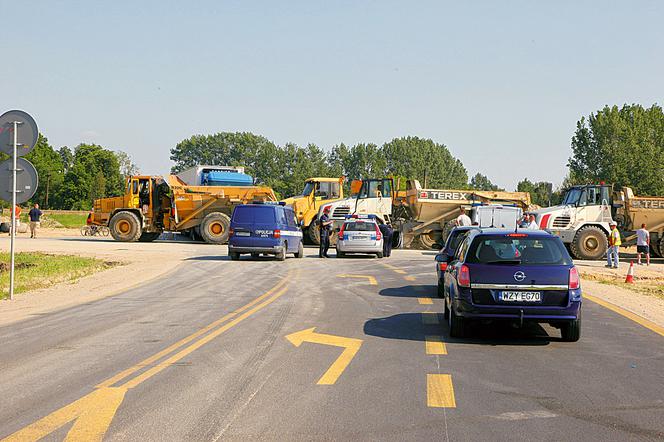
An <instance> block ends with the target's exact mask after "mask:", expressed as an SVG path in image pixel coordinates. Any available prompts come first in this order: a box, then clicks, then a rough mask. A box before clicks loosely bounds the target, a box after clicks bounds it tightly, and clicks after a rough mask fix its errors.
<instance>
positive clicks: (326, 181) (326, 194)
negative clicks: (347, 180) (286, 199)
mask: <svg viewBox="0 0 664 442" xmlns="http://www.w3.org/2000/svg"><path fill="white" fill-rule="evenodd" d="M302 196H313V197H314V199H316V200H330V199H338V198H341V196H342V194H341V182H340V181H339V179H338V178H309V179H308V180H307V181H305V183H304V189H303V190H302Z"/></svg>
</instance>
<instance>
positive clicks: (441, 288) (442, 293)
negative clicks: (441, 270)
mask: <svg viewBox="0 0 664 442" xmlns="http://www.w3.org/2000/svg"><path fill="white" fill-rule="evenodd" d="M437 293H438V297H439V298H443V299H445V286H444V285H443V282H442V281H441V280H440V279H439V280H438V291H437ZM446 317H447V316H446Z"/></svg>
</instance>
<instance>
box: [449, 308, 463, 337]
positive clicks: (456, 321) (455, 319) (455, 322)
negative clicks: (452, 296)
mask: <svg viewBox="0 0 664 442" xmlns="http://www.w3.org/2000/svg"><path fill="white" fill-rule="evenodd" d="M448 319H449V326H450V336H451V337H453V338H463V337H465V336H466V321H464V319H463V318H462V317H461V316H459V315H457V314H456V312H455V311H454V306H452V305H450V310H449V313H448Z"/></svg>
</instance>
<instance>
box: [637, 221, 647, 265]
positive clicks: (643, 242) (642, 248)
mask: <svg viewBox="0 0 664 442" xmlns="http://www.w3.org/2000/svg"><path fill="white" fill-rule="evenodd" d="M642 253H645V255H646V265H650V232H648V230H646V225H645V224H641V228H640V229H639V230H637V231H636V262H637V264H638V265H643V264H642V263H641V254H642Z"/></svg>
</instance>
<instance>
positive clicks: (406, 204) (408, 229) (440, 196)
mask: <svg viewBox="0 0 664 442" xmlns="http://www.w3.org/2000/svg"><path fill="white" fill-rule="evenodd" d="M353 187H355V188H358V187H359V190H357V192H353V191H352V190H351V193H352V194H354V195H355V196H352V197H350V198H346V199H343V200H340V201H336V202H333V203H330V204H326V205H324V206H322V207H321V211H320V213H322V211H323V210H325V208H326V207H329V208H330V217H331V218H332V220H333V221H334V222H335V223H334V225H335V227H337V225H340V224H341V223H342V222H343V220H344V219H345V217H346V215H349V214H351V215H352V214H366V215H370V214H371V215H376V217H377V218H378V219H379V220H381V221H383V222H390V223H391V224H392V225H393V227H394V228H395V235H394V243H393V244H395V245H399V244H401V245H403V246H404V247H411V246H417V247H421V248H425V249H431V248H433V247H436V246H438V245H440V244H442V243H443V242H444V240H445V238H446V235H445V234H446V232H448V231H449V230H450V229H451V228H452V227H453V226H452V223H451V222H453V220H454V219H456V217H457V216H458V215H459V209H460V208H461V207H466V208H467V209H468V210H469V212H471V217H475V218H476V219H478V220H485V219H486V217H485V216H476V215H474V214H473V210H478V207H480V206H482V205H487V204H491V205H505V206H517V207H519V208H520V209H522V210H524V209H527V208H528V207H529V206H530V195H529V194H528V193H527V192H502V191H480V190H454V189H423V188H422V187H421V185H420V183H419V181H417V180H408V181H406V191H405V192H403V191H395V190H394V182H393V180H392V179H391V178H379V179H364V180H361V181H360V182H359V184H358V183H357V182H353V184H352V185H351V189H353ZM519 213H520V212H519ZM487 227H489V226H487Z"/></svg>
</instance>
